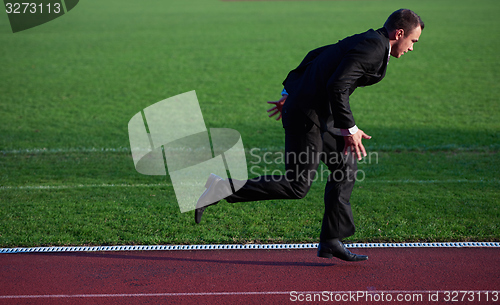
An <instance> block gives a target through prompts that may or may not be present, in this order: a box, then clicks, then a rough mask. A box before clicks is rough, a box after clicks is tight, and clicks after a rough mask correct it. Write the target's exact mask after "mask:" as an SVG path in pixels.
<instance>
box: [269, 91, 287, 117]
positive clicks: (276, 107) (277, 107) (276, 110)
mask: <svg viewBox="0 0 500 305" xmlns="http://www.w3.org/2000/svg"><path fill="white" fill-rule="evenodd" d="M287 97H288V95H286V94H284V95H283V97H281V98H280V100H279V101H274V102H267V103H268V104H273V105H274V107H273V108H270V109H269V110H267V112H272V113H271V114H270V115H269V117H272V116H275V115H277V114H278V113H279V115H278V117H277V118H276V121H279V120H280V119H281V110H282V109H283V105H284V104H285V101H286V98H287Z"/></svg>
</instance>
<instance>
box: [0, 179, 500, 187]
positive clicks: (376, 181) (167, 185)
mask: <svg viewBox="0 0 500 305" xmlns="http://www.w3.org/2000/svg"><path fill="white" fill-rule="evenodd" d="M358 183H388V184H390V183H402V184H439V183H500V180H498V179H488V180H463V179H449V180H409V179H401V180H370V179H367V180H364V181H359V182H358ZM170 186H172V184H171V183H156V184H105V183H104V184H74V185H19V186H15V185H6V186H0V190H60V189H77V188H98V187H103V188H112V187H170Z"/></svg>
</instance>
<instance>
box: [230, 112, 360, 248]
mask: <svg viewBox="0 0 500 305" xmlns="http://www.w3.org/2000/svg"><path fill="white" fill-rule="evenodd" d="M283 120H284V121H283V123H284V128H285V170H286V171H285V173H284V174H283V175H264V176H260V177H256V178H253V179H249V180H246V181H241V180H235V179H230V181H231V182H232V183H233V185H234V186H235V187H241V188H240V189H238V190H237V191H236V192H235V193H233V194H232V195H230V196H229V197H227V198H225V199H226V201H227V202H230V203H235V202H249V201H258V200H271V199H301V198H304V197H305V195H306V194H307V192H308V191H309V189H310V187H311V184H312V182H313V181H314V180H315V177H316V174H317V170H318V167H319V164H320V161H322V162H323V163H324V164H325V165H326V166H327V167H328V169H329V171H330V173H329V175H328V178H327V182H326V186H325V195H324V203H325V212H324V215H323V223H322V226H321V233H320V241H322V242H323V241H328V240H331V239H334V238H339V239H342V238H345V237H348V236H351V235H353V234H354V231H355V227H354V221H353V217H352V210H351V205H350V202H349V199H350V197H351V193H352V190H353V188H354V183H355V178H356V171H357V163H356V158H355V157H354V156H353V155H352V154H351V153H349V155H348V156H345V155H344V154H343V149H344V138H343V137H342V136H337V135H333V134H331V133H329V132H327V131H323V130H321V128H320V127H318V126H317V125H316V124H314V123H313V122H312V121H311V120H309V119H308V118H307V117H306V116H305V115H304V114H302V113H300V114H299V113H296V114H293V117H291V115H290V114H285V113H284V114H283ZM285 122H293V123H292V124H285ZM321 176H322V175H320V177H319V178H321ZM316 180H317V178H316Z"/></svg>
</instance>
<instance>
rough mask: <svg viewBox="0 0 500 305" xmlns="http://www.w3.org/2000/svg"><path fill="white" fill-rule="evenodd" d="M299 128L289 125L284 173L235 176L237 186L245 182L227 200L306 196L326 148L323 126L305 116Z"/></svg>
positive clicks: (286, 132) (286, 134)
mask: <svg viewBox="0 0 500 305" xmlns="http://www.w3.org/2000/svg"><path fill="white" fill-rule="evenodd" d="M301 120H302V121H301ZM301 120H299V121H298V122H297V125H296V126H295V128H285V170H286V172H285V173H284V175H266V176H260V177H256V178H253V179H249V180H247V181H240V180H231V181H232V183H233V184H234V185H235V187H238V186H241V185H243V186H242V187H241V188H240V189H239V190H238V191H236V192H235V193H234V194H232V195H230V196H229V197H227V198H225V199H226V201H228V202H230V203H233V202H246V201H257V200H271V199H300V198H303V197H304V196H305V195H306V194H307V192H308V191H309V188H310V187H311V183H312V181H313V179H314V176H315V174H316V170H317V168H318V165H319V161H320V160H319V153H318V152H319V151H321V150H322V139H321V132H320V129H319V128H318V127H317V126H316V125H314V123H313V122H312V121H310V120H309V119H307V118H306V117H305V116H304V117H303V118H301Z"/></svg>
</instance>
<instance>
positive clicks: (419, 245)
mask: <svg viewBox="0 0 500 305" xmlns="http://www.w3.org/2000/svg"><path fill="white" fill-rule="evenodd" d="M346 247H347V248H358V249H359V248H464V247H469V248H500V243H498V242H436V243H419V242H416V243H352V244H346ZM316 248H318V243H309V244H246V245H241V244H240V245H238V244H235V245H149V246H148V245H142V246H139V245H138V246H94V247H88V246H75V247H71V246H69V247H32V248H0V254H12V253H58V252H111V251H179V250H184V251H195V250H290V249H316Z"/></svg>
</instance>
